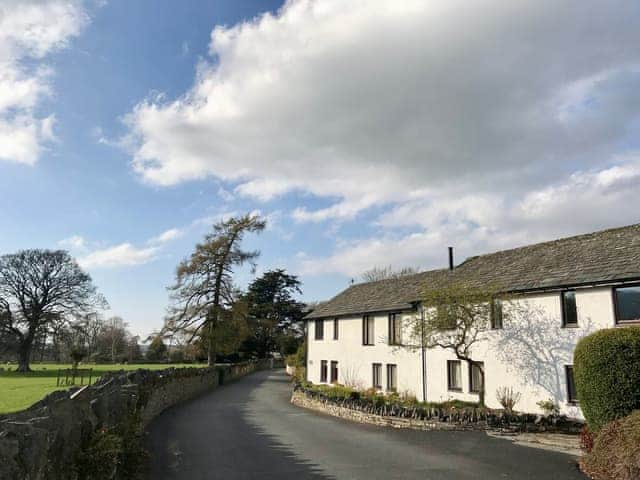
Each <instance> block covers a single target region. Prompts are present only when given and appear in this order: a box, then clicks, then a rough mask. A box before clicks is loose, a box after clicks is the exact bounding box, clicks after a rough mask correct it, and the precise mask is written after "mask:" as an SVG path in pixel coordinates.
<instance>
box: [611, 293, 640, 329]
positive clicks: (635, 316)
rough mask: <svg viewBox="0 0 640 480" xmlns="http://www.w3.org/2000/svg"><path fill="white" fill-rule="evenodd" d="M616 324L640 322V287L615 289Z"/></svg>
mask: <svg viewBox="0 0 640 480" xmlns="http://www.w3.org/2000/svg"><path fill="white" fill-rule="evenodd" d="M613 298H614V302H615V311H616V322H617V323H619V322H638V321H640V285H633V286H630V287H618V288H614V289H613Z"/></svg>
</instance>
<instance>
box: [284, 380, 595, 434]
mask: <svg viewBox="0 0 640 480" xmlns="http://www.w3.org/2000/svg"><path fill="white" fill-rule="evenodd" d="M291 403H293V404H294V405H297V406H299V407H303V408H308V409H310V410H315V411H317V412H321V413H325V414H328V415H332V416H334V417H340V418H344V419H346V420H351V421H354V422H358V423H367V424H371V425H378V426H384V427H393V428H411V429H414V430H493V431H501V432H510V433H515V432H555V433H566V434H578V433H580V430H581V429H582V427H583V423H582V422H579V421H573V420H570V419H566V418H564V417H556V418H551V417H543V416H540V415H528V414H512V415H506V414H504V413H498V412H495V413H494V412H491V411H490V410H488V409H487V412H485V413H482V412H481V411H480V409H471V410H470V411H469V410H467V409H464V408H461V409H453V410H451V411H447V412H445V411H444V410H442V409H439V408H430V409H429V408H428V409H427V411H419V410H420V409H412V408H402V407H400V406H394V405H382V406H378V407H376V406H373V405H371V404H368V403H367V402H365V401H348V400H338V399H333V398H329V397H326V396H324V395H322V394H318V393H315V392H313V391H312V390H309V389H305V388H303V387H301V386H300V385H296V386H295V387H294V391H293V393H292V395H291Z"/></svg>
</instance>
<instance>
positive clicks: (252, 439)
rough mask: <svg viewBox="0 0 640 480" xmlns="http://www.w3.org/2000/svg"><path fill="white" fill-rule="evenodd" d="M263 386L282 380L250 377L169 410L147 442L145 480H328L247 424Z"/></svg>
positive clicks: (261, 430)
mask: <svg viewBox="0 0 640 480" xmlns="http://www.w3.org/2000/svg"><path fill="white" fill-rule="evenodd" d="M264 382H287V379H286V377H284V376H269V377H267V376H265V375H264V374H254V375H250V376H248V377H245V378H243V379H241V380H239V381H237V382H235V383H231V384H228V385H224V386H221V387H219V388H218V389H216V390H214V391H212V392H210V393H207V394H205V395H203V396H201V397H198V398H196V399H194V400H191V401H189V402H187V403H184V404H181V405H179V406H176V407H174V408H171V409H169V410H167V411H165V412H164V413H163V414H162V415H160V416H159V417H158V418H157V419H155V420H154V421H153V422H152V424H151V425H150V428H149V432H148V435H147V438H146V447H147V449H148V450H149V453H150V465H149V478H151V479H154V480H156V479H171V480H182V479H185V480H186V479H189V480H201V479H202V480H204V479H207V480H209V479H213V478H222V479H230V480H233V479H254V478H267V479H268V478H278V479H283V478H296V479H313V480H316V479H317V480H323V479H330V478H332V477H329V476H327V475H324V474H323V473H321V472H320V471H319V470H318V467H317V466H316V465H314V464H313V463H311V462H308V461H305V460H303V459H300V458H298V457H297V456H296V455H295V453H294V452H293V451H292V449H291V448H289V447H287V446H285V445H282V444H281V443H279V442H278V441H277V440H276V439H275V438H274V437H273V436H272V435H269V434H267V433H265V431H264V430H263V429H261V428H259V427H257V426H255V425H254V424H252V423H251V422H250V421H248V416H249V415H250V414H251V410H252V409H251V407H250V405H249V403H250V402H251V400H250V399H251V397H252V393H253V392H254V391H255V390H256V389H257V388H258V387H260V385H261V384H263V383H264ZM254 398H255V396H254ZM254 401H255V400H254Z"/></svg>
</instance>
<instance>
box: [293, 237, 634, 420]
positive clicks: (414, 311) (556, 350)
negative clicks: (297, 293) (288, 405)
mask: <svg viewBox="0 0 640 480" xmlns="http://www.w3.org/2000/svg"><path fill="white" fill-rule="evenodd" d="M452 263H453V262H451V267H452V268H450V269H444V270H433V271H427V272H422V273H418V274H415V275H409V276H405V277H401V278H399V279H389V280H381V281H377V282H369V283H361V284H356V285H352V286H350V287H349V288H347V289H346V290H344V291H343V292H341V293H339V294H338V295H337V296H335V297H334V298H332V299H331V300H329V301H328V302H326V303H324V304H321V305H320V306H318V307H317V308H316V309H315V310H314V311H313V312H311V313H310V314H309V315H307V317H306V320H307V328H306V332H307V345H308V351H307V380H309V381H311V382H313V383H332V382H338V383H342V384H350V385H357V386H359V387H361V388H376V389H379V390H382V391H398V392H407V393H411V394H413V395H415V396H416V397H417V398H418V399H421V400H427V401H434V402H438V401H444V400H449V399H460V400H469V401H477V399H478V391H479V381H480V380H479V378H480V377H479V375H478V372H475V371H470V369H469V368H468V365H467V364H466V363H465V362H460V361H458V360H457V359H456V358H455V355H453V354H452V353H451V352H449V351H446V350H442V349H437V348H436V349H427V350H425V351H424V352H423V351H421V350H420V349H410V348H403V337H404V338H406V337H408V335H409V332H408V331H407V330H408V327H407V325H408V323H409V321H408V319H409V317H413V316H416V315H420V314H421V309H422V307H421V304H420V298H421V294H422V292H423V289H424V288H429V287H432V288H437V287H438V285H443V284H444V283H446V282H448V281H451V280H455V279H460V280H464V281H469V282H472V283H475V284H483V283H487V284H489V283H490V284H492V285H500V286H501V289H502V291H503V292H504V294H505V296H506V298H508V299H507V300H505V301H504V302H502V303H501V305H500V307H501V308H502V310H503V316H502V318H503V319H504V321H501V318H500V315H499V314H498V315H496V316H495V319H494V320H492V321H491V322H488V325H487V329H486V331H484V332H483V333H482V340H481V341H480V342H479V343H478V344H477V345H476V347H474V351H473V357H474V360H476V361H482V362H483V364H484V370H485V385H486V388H485V394H486V403H487V405H488V406H489V407H495V408H499V404H498V401H497V399H496V390H497V389H498V388H500V387H511V388H513V389H514V390H515V391H517V392H519V393H520V394H521V399H520V401H519V403H518V404H517V406H516V409H518V410H521V411H527V412H532V413H535V412H540V411H541V410H540V408H539V406H538V405H537V402H539V401H541V400H548V399H551V400H553V401H554V402H555V403H556V404H557V405H558V406H559V408H560V411H561V413H564V414H566V415H568V416H571V417H576V418H582V413H581V411H580V407H579V404H578V401H577V398H576V394H575V387H574V384H573V370H572V363H573V351H574V348H575V345H576V343H577V342H578V340H579V339H580V338H581V337H583V336H584V335H587V334H588V333H591V332H593V331H595V330H598V329H602V328H611V327H625V326H629V325H640V224H637V225H631V226H628V227H622V228H616V229H610V230H605V231H601V232H596V233H590V234H587V235H579V236H575V237H569V238H564V239H560V240H555V241H551V242H545V243H539V244H535V245H529V246H526V247H521V248H516V249H512V250H505V251H501V252H496V253H492V254H488V255H480V256H476V257H472V258H469V259H467V260H466V261H464V262H463V263H462V264H460V265H458V266H456V267H455V268H453V264H452Z"/></svg>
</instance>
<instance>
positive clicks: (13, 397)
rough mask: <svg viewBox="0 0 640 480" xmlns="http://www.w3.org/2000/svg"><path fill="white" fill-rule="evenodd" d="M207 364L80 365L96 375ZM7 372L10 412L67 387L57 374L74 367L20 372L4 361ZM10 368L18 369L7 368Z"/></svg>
mask: <svg viewBox="0 0 640 480" xmlns="http://www.w3.org/2000/svg"><path fill="white" fill-rule="evenodd" d="M200 366H204V365H194V364H106V365H105V364H101V365H94V364H84V365H81V366H80V368H91V369H93V378H92V380H91V382H92V383H93V381H94V380H95V378H97V377H99V376H100V375H102V374H104V373H106V372H113V371H118V370H137V369H138V368H146V369H149V370H162V369H164V368H169V367H176V368H182V367H200ZM0 368H4V369H5V371H4V372H0V413H10V412H16V411H19V410H23V409H25V408H27V407H29V406H30V405H32V404H34V403H35V402H37V401H38V400H40V399H41V398H42V397H44V396H45V395H47V394H48V393H51V392H53V391H55V390H65V387H58V386H56V378H57V376H58V370H59V369H65V368H71V365H70V364H66V365H65V364H54V363H42V364H40V363H34V364H32V365H31V369H32V370H33V372H29V373H17V372H15V369H16V368H17V366H16V365H15V364H14V365H9V366H6V365H0ZM7 368H10V369H11V370H14V371H7Z"/></svg>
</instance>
